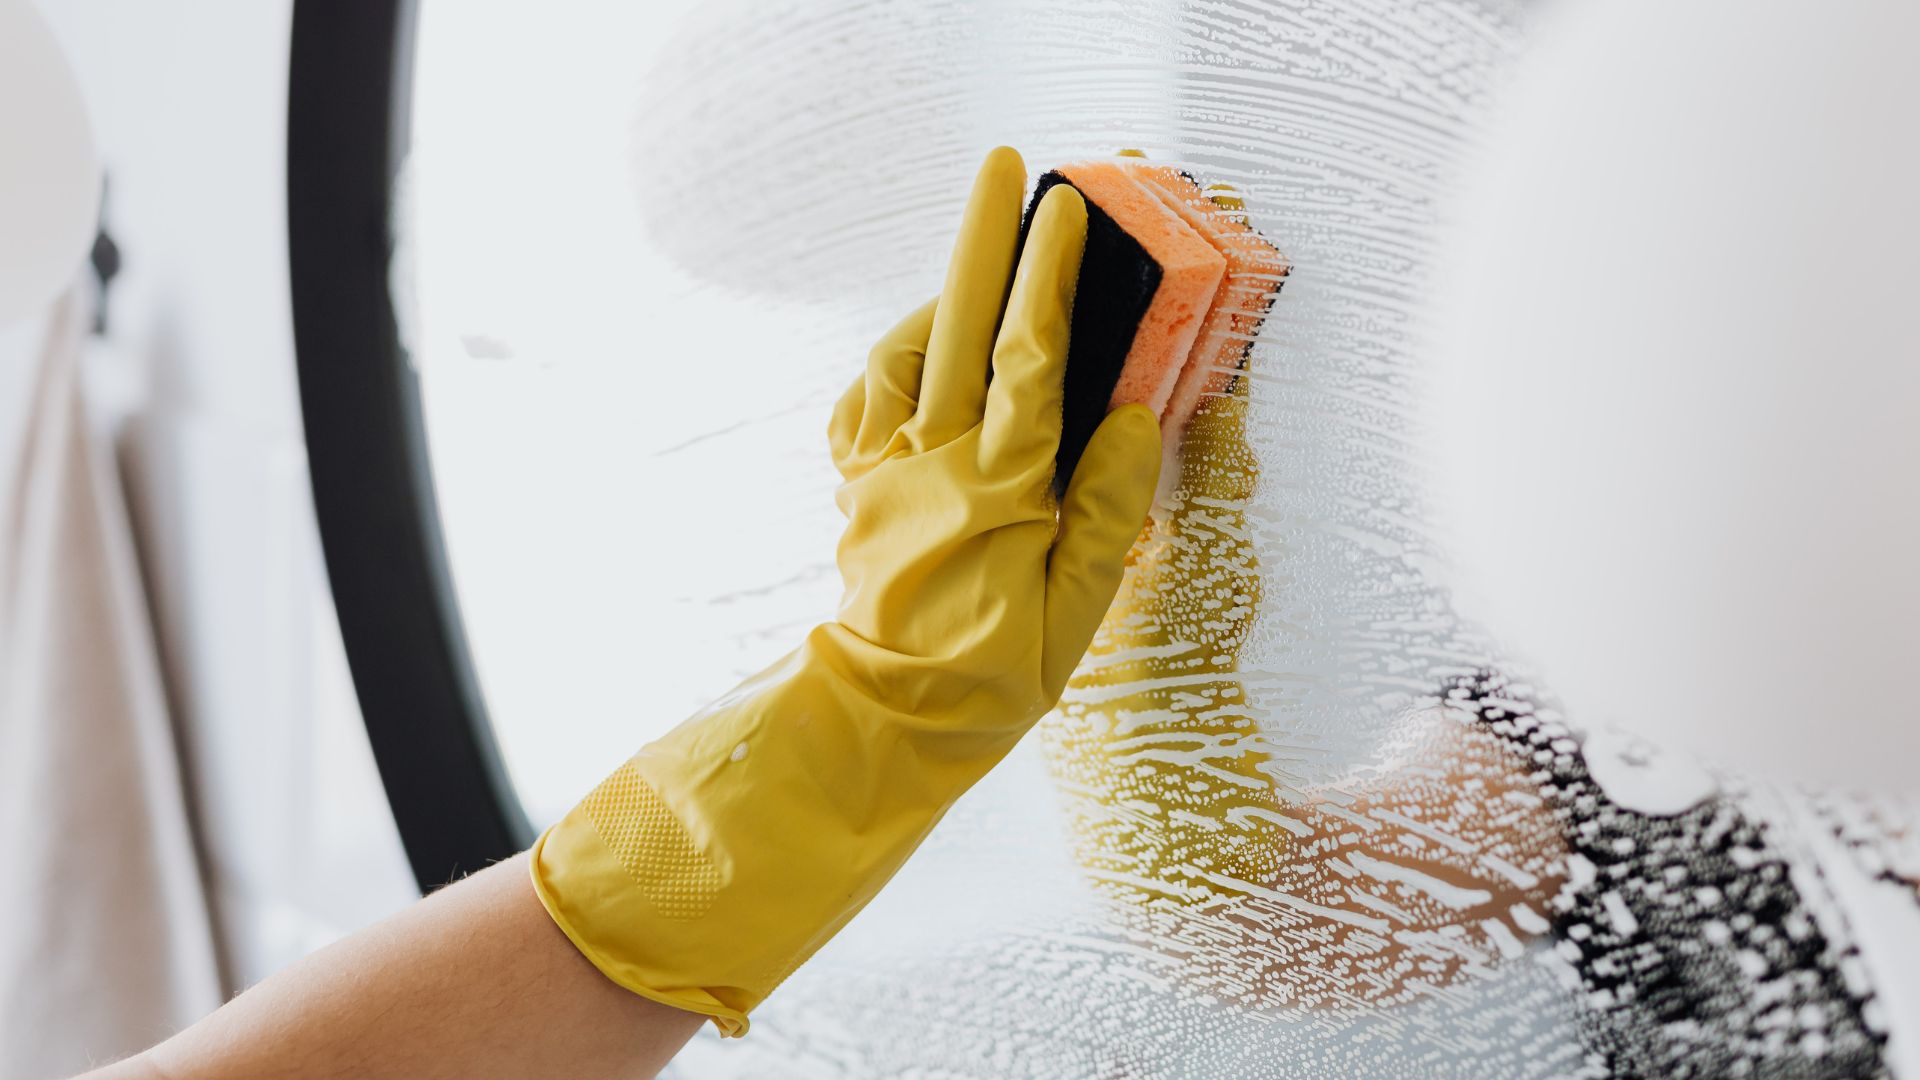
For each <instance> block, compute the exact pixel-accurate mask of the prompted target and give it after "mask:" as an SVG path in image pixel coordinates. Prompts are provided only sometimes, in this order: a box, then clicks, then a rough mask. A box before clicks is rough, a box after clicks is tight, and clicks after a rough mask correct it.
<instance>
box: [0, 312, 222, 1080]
mask: <svg viewBox="0 0 1920 1080" xmlns="http://www.w3.org/2000/svg"><path fill="white" fill-rule="evenodd" d="M82 295H83V294H82ZM75 297H76V292H70V293H69V294H68V296H67V298H66V299H64V300H62V301H61V302H60V303H58V304H57V305H55V308H54V310H53V311H52V312H51V313H50V314H49V315H48V316H47V317H46V318H43V319H38V320H27V321H25V322H24V323H14V324H11V325H9V326H7V327H0V859H3V860H4V868H0V1080H40V1078H43V1077H57V1076H66V1075H70V1074H72V1073H74V1072H78V1071H81V1070H84V1069H85V1068H86V1067H88V1066H89V1065H91V1064H96V1063H100V1062H104V1061H107V1060H111V1059H113V1058H116V1057H119V1056H122V1055H124V1054H126V1053H129V1052H131V1051H134V1050H137V1049H140V1048H143V1047H145V1046H148V1045H151V1044H152V1043H153V1042H155V1041H157V1040H159V1039H161V1038H163V1037H164V1036H166V1035H168V1034H170V1033H171V1032H173V1031H175V1030H177V1029H178V1028H180V1027H182V1026H184V1025H186V1024H187V1023H190V1022H191V1021H192V1020H194V1019H195V1018H197V1017H199V1016H200V1015H202V1014H204V1013H205V1012H207V1011H208V1010H210V1009H212V1008H214V1007H215V1006H217V1005H218V1004H219V1001H220V979H219V972H218V965H217V962H216V954H215V951H214V945H213V935H212V931H211V925H210V920H209V918H208V910H207V904H206V897H205V892H204V890H203V888H202V884H201V878H200V873H199V870H198V864H197V862H196V859H195V855H194V848H193V840H192V834H191V832H190V830H189V826H188V817H187V809H186V799H185V795H184V792H183V791H182V789H181V771H180V764H179V758H178V754H177V751H176V747H175V742H174V735H173V730H172V728H171V727H170V725H169V723H168V718H167V711H166V704H165V697H164V695H163V693H162V690H161V685H160V677H159V668H158V663H157V659H156V655H155V650H154V644H153V633H152V624H151V623H150V621H149V619H148V615H147V609H146V603H145V599H144V597H143V594H142V590H141V585H140V578H139V574H138V571H137V568H136V564H135V560H134V554H133V547H132V540H131V536H130V534H129V531H128V526H127V520H126V512H125V504H124V501H123V499H122V492H121V488H120V484H119V480H118V476H117V474H116V471H115V468H114V459H113V455H112V454H111V452H110V451H109V448H108V446H107V445H106V444H105V441H104V438H103V436H101V435H100V434H99V433H98V431H97V429H96V427H95V425H93V424H90V423H89V422H88V416H87V412H86V402H85V401H84V390H83V381H82V378H81V370H80V365H81V363H82V352H83V349H84V348H85V343H86V335H85V331H84V328H83V326H82V314H83V308H84V304H82V303H81V302H79V301H78V300H77V299H76V298H75Z"/></svg>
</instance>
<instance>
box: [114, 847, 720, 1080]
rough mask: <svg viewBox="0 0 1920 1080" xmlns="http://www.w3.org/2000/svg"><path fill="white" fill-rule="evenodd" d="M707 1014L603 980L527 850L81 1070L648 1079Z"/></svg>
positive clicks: (218, 1079)
mask: <svg viewBox="0 0 1920 1080" xmlns="http://www.w3.org/2000/svg"><path fill="white" fill-rule="evenodd" d="M700 1021H701V1018H700V1017H699V1016H697V1015H695V1014H692V1013H686V1012H681V1011H679V1010H677V1009H672V1008H668V1007H667V1006H664V1005H659V1004H656V1003H654V1002H651V1001H648V1000H646V999H645V998H641V997H638V996H636V995H634V994H631V993H629V992H627V991H625V990H623V989H621V988H620V987H618V986H615V985H614V984H613V983H611V982H609V981H607V979H606V978H605V977H604V976H602V975H601V974H600V973H599V972H598V971H597V970H595V969H594V967H593V965H591V964H589V963H588V962H587V961H586V960H585V959H583V958H582V957H581V956H580V954H579V952H578V951H577V950H575V949H574V947H573V945H572V944H571V943H570V942H568V941H567V939H566V937H565V936H564V935H562V934H561V933H560V931H559V930H558V929H557V928H556V927H555V926H554V924H553V921H552V920H551V919H550V918H548V917H547V913H546V912H545V911H544V910H543V909H542V908H541V906H540V902H539V900H538V899H537V898H536V897H535V896H534V894H533V888H532V885H531V884H530V882H529V880H528V875H527V869H526V864H525V861H524V857H517V858H514V859H510V860H508V861H507V862H505V863H502V864H500V865H498V866H494V867H491V868H489V869H487V870H484V871H481V872H480V873H478V874H475V875H473V876H472V877H471V878H468V879H467V880H465V881H463V882H460V883H459V884H457V885H453V886H450V887H449V888H447V889H445V890H443V891H442V892H440V893H438V894H436V895H434V896H433V897H431V898H429V899H427V900H425V901H422V902H421V903H419V904H416V905H415V906H413V907H412V908H409V909H408V910H406V911H404V912H401V913H400V914H399V915H396V916H394V917H393V918H391V919H388V920H387V921H385V922H382V923H380V924H378V925H375V926H372V927H369V928H367V929H365V930H362V931H360V932H359V933H357V934H354V935H352V936H350V937H348V938H346V939H345V940H343V941H340V942H338V943H336V944H334V945H332V946H329V947H328V948H325V949H322V950H320V951H319V952H317V953H315V954H314V955H312V956H310V957H308V958H306V959H304V960H302V961H300V962H299V963H297V964H295V965H293V966H292V967H290V968H288V969H287V970H285V971H282V972H280V973H279V974H276V975H274V976H273V977H272V978H269V979H267V980H266V981H265V982H263V983H261V984H260V985H258V986H256V987H254V988H252V989H250V990H248V991H247V992H246V993H244V994H242V995H240V996H239V997H237V998H235V999H234V1000H233V1001H231V1002H229V1003H227V1005H225V1006H224V1007H222V1008H221V1009H219V1010H218V1011H216V1012H214V1013H213V1014H212V1015H210V1016H208V1017H207V1018H206V1019H204V1020H202V1021H200V1022H199V1023H198V1024H195V1025H194V1026H193V1027H191V1028H189V1029H187V1030H186V1031H184V1032H182V1033H181V1034H180V1035H178V1036H176V1037H174V1038H173V1039H171V1040H169V1041H167V1042H166V1043H164V1044H162V1045H160V1046H158V1047H156V1048H154V1049H153V1050H150V1051H148V1052H147V1053H146V1054H143V1055H141V1056H140V1057H138V1058H135V1059H132V1060H130V1061H127V1062H123V1063H121V1064H119V1065H116V1066H111V1067H109V1068H107V1069H103V1070H100V1071H98V1072H95V1073H93V1074H90V1075H89V1076H88V1077H87V1078H86V1080H159V1078H167V1080H186V1078H189V1077H191V1078H193V1080H226V1078H229V1077H231V1078H235V1080H238V1078H241V1077H246V1078H249V1080H267V1078H272V1077H296V1076H297V1077H332V1076H353V1077H370V1078H378V1077H407V1078H431V1077H449V1078H451V1077H461V1078H486V1077H516V1078H517V1077H527V1076H566V1077H579V1078H592V1077H621V1078H625V1077H644V1076H652V1075H653V1074H654V1073H656V1072H658V1071H659V1070H660V1068H661V1067H662V1066H663V1065H665V1064H666V1062H667V1060H668V1059H669V1058H671V1057H672V1056H673V1054H674V1052H675V1051H677V1050H679V1048H680V1047H681V1046H682V1045H683V1044H684V1043H685V1042H686V1041H687V1039H688V1038H689V1037H691V1036H692V1034H693V1032H694V1031H695V1030H696V1029H697V1028H698V1027H699V1024H700Z"/></svg>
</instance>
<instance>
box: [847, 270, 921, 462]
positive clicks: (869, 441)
mask: <svg viewBox="0 0 1920 1080" xmlns="http://www.w3.org/2000/svg"><path fill="white" fill-rule="evenodd" d="M938 303H939V301H938V300H929V301H927V302H926V303H924V304H922V305H920V306H919V307H917V308H915V309H914V310H913V312H912V314H910V315H908V316H907V317H906V318H904V319H902V320H900V322H899V323H898V324H897V325H895V326H894V328H893V329H891V330H889V331H887V332H886V334H885V335H884V336H883V337H881V339H880V341H879V343H878V344H876V345H874V347H873V350H872V351H871V352H869V353H868V354H867V373H866V377H865V380H864V393H863V396H862V400H863V401H864V406H863V411H862V414H861V416H860V424H859V427H858V428H857V429H856V431H855V434H854V437H853V443H852V452H851V454H850V455H849V457H848V458H847V459H846V464H845V465H842V467H841V470H840V471H841V472H843V473H845V472H847V471H848V468H849V467H851V468H852V469H853V470H854V471H857V472H864V471H866V470H867V469H870V468H872V467H873V466H874V464H875V463H877V462H878V461H879V460H880V459H881V458H883V457H885V456H886V454H887V452H888V448H889V446H890V445H891V444H892V442H893V438H894V436H895V435H897V434H899V432H900V429H901V428H902V427H904V426H905V425H906V424H907V422H908V421H909V420H912V419H913V412H914V409H915V407H916V402H917V401H918V400H919V397H920V386H921V382H922V374H921V369H922V367H923V366H924V363H925V361H926V356H927V338H928V337H929V336H930V335H931V334H932V333H933V320H934V307H935V305H937V304H938ZM840 460H842V459H839V458H835V461H836V462H839V461H840Z"/></svg>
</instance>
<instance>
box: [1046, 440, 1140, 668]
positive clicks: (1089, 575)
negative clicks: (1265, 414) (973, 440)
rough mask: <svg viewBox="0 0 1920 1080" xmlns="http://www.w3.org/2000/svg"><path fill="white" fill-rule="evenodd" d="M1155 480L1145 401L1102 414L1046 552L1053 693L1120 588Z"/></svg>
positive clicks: (1077, 660) (1083, 651)
mask: <svg viewBox="0 0 1920 1080" xmlns="http://www.w3.org/2000/svg"><path fill="white" fill-rule="evenodd" d="M1159 479H1160V422H1159V420H1158V419H1157V418H1156V417H1155V416H1154V415H1153V410H1151V409H1149V408H1147V407H1146V406H1144V405H1123V406H1121V407H1120V408H1118V409H1115V410H1114V411H1113V412H1111V413H1109V414H1108V415H1107V418H1106V419H1105V420H1104V421H1102V422H1101V424H1100V427H1099V428H1098V429H1096V430H1095V431H1094V433H1093V438H1092V439H1091V440H1089V441H1088V443H1087V452H1086V454H1084V455H1083V456H1082V457H1081V458H1080V465H1079V467H1078V468H1076V469H1075V470H1074V471H1073V479H1072V481H1071V482H1069V483H1068V485H1067V496H1066V498H1065V499H1063V500H1061V502H1060V534H1059V536H1058V537H1057V538H1056V539H1055V540H1054V542H1053V552H1052V554H1051V555H1050V556H1049V557H1048V559H1047V624H1046V626H1047V629H1046V633H1047V640H1046V647H1045V648H1046V651H1045V653H1044V655H1043V658H1042V661H1041V662H1042V665H1043V667H1044V670H1043V672H1042V676H1041V677H1042V678H1043V679H1044V680H1045V686H1046V687H1047V689H1048V691H1049V692H1051V693H1054V694H1056V695H1057V694H1058V693H1059V692H1060V690H1061V688H1063V687H1065V686H1066V684H1067V677H1068V676H1069V675H1071V674H1073V669H1074V667H1075V666H1076V665H1077V664H1079V663H1080V658H1081V657H1082V656H1083V655H1085V654H1086V651H1087V645H1088V643H1089V642H1091V641H1092V640H1093V632H1094V631H1095V630H1096V629H1098V628H1099V626H1100V619H1101V617H1102V616H1103V615H1105V614H1106V612H1107V606H1108V605H1109V604H1111V603H1113V595H1114V593H1115V592H1116V591H1117V590H1118V589H1119V588H1120V576H1121V574H1122V572H1123V571H1124V569H1125V559H1126V554H1127V550H1128V549H1129V548H1131V547H1132V546H1133V542H1134V540H1135V539H1136V538H1137V537H1139V535H1140V529H1141V527H1142V526H1143V525H1144V524H1145V523H1146V519H1147V510H1148V508H1149V507H1150V506H1151V505H1152V504H1153V490H1154V485H1155V484H1156V483H1157V482H1158V481H1159Z"/></svg>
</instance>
